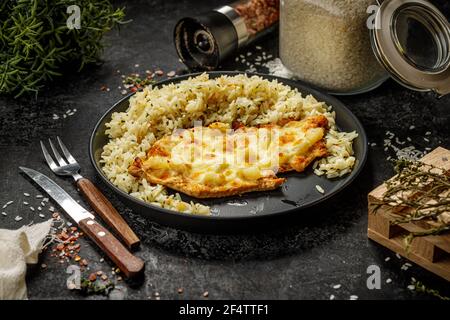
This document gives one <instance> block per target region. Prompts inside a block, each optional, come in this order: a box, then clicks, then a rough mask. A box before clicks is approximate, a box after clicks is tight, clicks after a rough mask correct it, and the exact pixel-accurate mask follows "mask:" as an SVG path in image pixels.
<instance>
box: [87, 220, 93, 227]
mask: <svg viewBox="0 0 450 320" xmlns="http://www.w3.org/2000/svg"><path fill="white" fill-rule="evenodd" d="M86 223H87V224H88V225H90V226H92V225H93V224H94V220H89V221H88V222H86Z"/></svg>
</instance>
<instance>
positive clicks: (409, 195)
mask: <svg viewBox="0 0 450 320" xmlns="http://www.w3.org/2000/svg"><path fill="white" fill-rule="evenodd" d="M395 170H396V173H397V175H396V176H395V177H394V178H392V179H391V180H389V181H387V182H386V188H387V190H386V192H385V193H384V195H383V199H382V204H383V205H388V206H390V207H392V208H394V207H395V209H394V210H393V212H394V214H395V216H396V220H395V224H398V225H401V224H404V223H409V222H421V223H424V224H425V225H426V228H425V229H426V231H422V232H412V233H410V234H409V235H408V236H407V237H406V238H405V241H406V244H407V245H408V246H409V245H410V244H411V242H412V240H413V239H414V238H416V237H421V236H427V235H438V234H441V233H444V232H449V231H450V173H449V172H445V171H444V170H443V169H441V168H437V167H435V166H432V165H428V164H425V163H422V162H419V161H406V160H399V161H397V163H396V167H395ZM380 206H381V205H380Z"/></svg>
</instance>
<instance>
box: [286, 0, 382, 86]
mask: <svg viewBox="0 0 450 320" xmlns="http://www.w3.org/2000/svg"><path fill="white" fill-rule="evenodd" d="M374 3H375V1H374V0H345V1H343V0H282V1H281V7H280V58H281V60H282V62H283V64H284V65H285V66H286V67H287V68H288V69H289V70H290V71H291V72H293V73H294V74H295V75H296V76H297V77H298V78H299V79H301V80H303V81H306V82H309V83H311V84H313V85H315V86H318V87H320V88H323V89H325V90H327V91H328V92H331V93H341V94H344V93H348V94H353V93H359V92H364V91H368V90H371V89H373V88H374V87H376V86H378V85H380V84H381V83H382V82H383V81H384V80H386V79H387V78H388V74H387V72H386V71H385V70H384V69H383V67H382V66H380V64H379V63H378V62H377V59H376V58H375V55H374V53H373V52H372V48H371V45H370V36H369V32H368V29H367V26H366V22H367V8H368V7H369V6H370V5H373V4H374Z"/></svg>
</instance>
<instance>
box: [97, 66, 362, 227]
mask: <svg viewBox="0 0 450 320" xmlns="http://www.w3.org/2000/svg"><path fill="white" fill-rule="evenodd" d="M202 73H207V74H210V75H215V76H220V75H238V74H246V75H249V76H255V75H256V76H259V77H262V78H264V79H268V80H277V81H279V82H280V83H283V84H284V85H289V86H290V87H293V88H296V89H299V88H297V87H296V86H298V87H301V89H303V90H304V91H307V92H308V93H309V94H311V95H313V96H318V95H322V96H326V97H327V100H328V102H327V104H329V105H332V106H334V105H337V104H339V107H340V108H342V109H343V110H345V112H346V113H347V115H348V116H349V117H350V118H351V119H352V121H353V122H354V123H355V127H357V133H358V139H362V146H363V150H362V154H363V158H362V159H356V160H357V161H358V163H357V166H358V167H357V168H356V169H354V170H353V171H352V172H351V173H350V175H349V176H347V177H343V178H342V179H347V180H346V181H345V182H344V183H343V184H342V186H340V187H339V188H338V189H337V190H335V191H334V192H331V193H329V194H325V195H323V197H321V198H320V199H318V200H316V201H313V202H311V203H308V204H305V205H302V206H299V207H295V208H292V209H287V210H283V211H280V212H270V213H261V214H259V215H252V216H248V215H247V216H243V217H237V216H231V217H230V216H227V217H224V216H214V215H202V214H191V213H182V212H178V211H175V210H170V209H166V208H161V207H158V206H155V205H152V204H151V203H148V202H145V201H143V200H140V199H137V198H135V197H133V196H131V195H130V194H128V193H126V192H125V191H123V190H121V189H119V188H118V187H116V186H115V185H114V184H113V183H112V182H111V181H109V179H108V178H107V177H106V176H105V174H104V173H103V170H102V169H101V167H100V166H99V165H98V164H97V162H96V161H95V155H94V148H93V146H94V139H95V136H96V134H97V132H98V130H99V127H100V126H101V124H102V123H103V120H104V119H105V118H106V117H108V116H111V114H112V112H113V110H114V109H115V108H116V107H117V106H118V105H120V104H121V103H122V102H123V101H125V100H128V99H130V98H131V96H133V95H134V94H135V93H131V94H129V95H127V96H125V97H123V98H122V99H120V100H119V101H117V102H116V103H115V104H114V105H113V106H112V107H111V108H109V109H108V110H107V111H106V112H105V113H104V114H103V115H102V116H101V118H100V119H99V120H98V121H97V123H96V124H95V127H94V129H93V131H92V134H91V136H90V139H89V158H90V160H91V163H92V165H93V166H94V168H95V171H96V172H97V174H98V175H99V176H100V178H101V179H102V180H103V182H104V183H106V185H107V186H108V187H109V188H111V189H112V190H113V191H114V192H116V193H118V194H120V195H121V196H123V197H125V198H127V199H128V200H130V201H132V202H134V203H137V204H139V205H141V206H144V207H146V208H147V209H150V210H155V211H159V212H160V213H162V214H169V215H175V216H178V217H180V218H184V219H194V220H198V219H202V220H227V221H239V220H249V219H252V220H253V219H258V218H263V217H264V218H268V217H273V216H280V215H284V214H289V213H292V212H298V211H300V210H304V209H307V208H310V207H312V206H315V205H318V204H319V203H322V202H324V201H326V200H328V199H329V198H331V197H334V196H336V195H337V194H338V193H340V192H341V191H342V190H344V189H345V188H346V187H348V186H349V185H350V184H351V183H352V182H353V181H354V180H355V179H356V177H357V176H358V175H359V173H360V172H361V171H362V169H363V168H364V165H365V163H366V160H367V153H368V148H367V143H368V141H367V135H366V132H365V130H364V127H363V126H362V124H361V122H360V121H359V120H358V118H357V117H356V116H355V115H354V114H353V113H352V112H351V111H350V109H348V108H347V107H346V106H345V105H344V104H343V103H342V102H341V101H339V100H338V99H336V98H334V97H333V96H330V95H328V94H326V93H323V92H320V91H318V90H317V89H314V88H313V87H312V86H311V85H309V84H305V83H304V82H302V81H298V80H290V79H285V78H281V77H277V76H273V75H268V74H261V73H252V72H240V71H209V72H198V73H190V74H185V75H181V76H179V77H174V78H171V79H165V80H162V81H159V82H157V83H155V84H153V86H154V87H159V86H162V85H165V84H169V83H172V82H174V81H182V80H185V79H188V78H190V77H195V76H198V75H200V74H202ZM294 81H295V82H294ZM289 83H291V84H289ZM294 84H295V85H296V86H295V85H294Z"/></svg>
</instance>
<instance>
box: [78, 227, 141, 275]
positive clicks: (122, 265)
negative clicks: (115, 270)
mask: <svg viewBox="0 0 450 320" xmlns="http://www.w3.org/2000/svg"><path fill="white" fill-rule="evenodd" d="M79 226H80V228H81V229H82V230H83V231H84V232H85V233H86V234H87V235H88V236H89V237H90V238H91V239H92V240H93V241H94V242H95V243H96V244H97V245H98V246H99V247H100V248H101V249H102V251H103V252H104V253H105V254H106V255H107V256H108V257H109V258H110V259H111V260H112V261H113V262H114V263H115V264H116V265H117V266H118V267H119V269H120V270H121V271H122V272H123V273H124V274H125V276H127V277H128V278H132V277H135V276H137V275H139V274H140V273H141V272H142V271H143V269H144V261H142V259H140V258H138V257H136V256H134V255H133V254H131V253H130V251H128V249H127V248H125V246H124V245H123V244H122V243H120V241H119V240H117V239H116V238H115V237H114V236H113V235H112V234H111V232H109V231H108V230H107V229H105V228H104V227H103V226H101V225H100V224H99V223H98V222H97V221H95V220H93V219H90V218H87V219H83V220H80V222H79Z"/></svg>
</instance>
